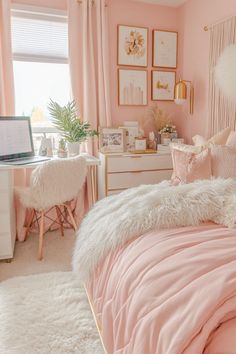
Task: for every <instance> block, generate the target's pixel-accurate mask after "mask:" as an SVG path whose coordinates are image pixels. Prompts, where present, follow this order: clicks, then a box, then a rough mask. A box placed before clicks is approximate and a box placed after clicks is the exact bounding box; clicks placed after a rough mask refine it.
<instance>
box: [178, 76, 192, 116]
mask: <svg viewBox="0 0 236 354" xmlns="http://www.w3.org/2000/svg"><path fill="white" fill-rule="evenodd" d="M186 83H189V85H190V89H189V91H190V93H189V99H190V109H189V112H190V114H193V104H194V88H193V84H192V81H189V80H181V79H180V80H179V81H178V82H176V84H175V90H174V98H175V103H176V104H181V103H178V100H180V101H181V100H187V92H188V87H187V84H186Z"/></svg>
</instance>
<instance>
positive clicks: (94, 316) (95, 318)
mask: <svg viewBox="0 0 236 354" xmlns="http://www.w3.org/2000/svg"><path fill="white" fill-rule="evenodd" d="M84 289H85V292H86V295H87V298H88V302H89V305H90V308H91V311H92V314H93V318H94V321H95V323H96V327H97V330H98V333H99V337H100V340H101V343H102V347H103V350H104V353H105V354H108V352H107V351H106V348H105V345H104V342H103V338H102V333H101V330H100V328H99V325H98V321H97V317H96V314H95V311H94V308H93V305H92V303H91V301H90V297H89V294H88V292H87V289H86V286H85V285H84Z"/></svg>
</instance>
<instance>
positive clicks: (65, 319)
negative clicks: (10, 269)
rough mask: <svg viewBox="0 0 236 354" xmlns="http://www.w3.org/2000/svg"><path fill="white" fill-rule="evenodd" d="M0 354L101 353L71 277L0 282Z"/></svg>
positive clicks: (83, 296) (57, 275)
mask: <svg viewBox="0 0 236 354" xmlns="http://www.w3.org/2000/svg"><path fill="white" fill-rule="evenodd" d="M0 353H1V354H67V353H68V354H102V353H104V351H103V349H102V345H101V343H100V338H99V335H98V333H97V329H96V325H95V323H94V320H93V315H92V313H91V311H90V307H89V304H88V301H87V297H86V294H85V291H84V289H83V287H82V286H81V285H80V284H79V283H78V282H77V281H76V279H75V278H74V276H73V274H72V273H71V272H58V273H47V274H40V275H38V274H37V275H31V276H26V277H16V278H12V279H9V280H7V281H4V282H2V283H0Z"/></svg>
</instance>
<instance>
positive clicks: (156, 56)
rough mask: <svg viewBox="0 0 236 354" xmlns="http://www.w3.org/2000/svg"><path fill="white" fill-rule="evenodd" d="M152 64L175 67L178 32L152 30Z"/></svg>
mask: <svg viewBox="0 0 236 354" xmlns="http://www.w3.org/2000/svg"><path fill="white" fill-rule="evenodd" d="M152 46H153V48H152V66H154V67H160V68H171V69H176V68H177V50H178V32H172V31H161V30H153V33H152Z"/></svg>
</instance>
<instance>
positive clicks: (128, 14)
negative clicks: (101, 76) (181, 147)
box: [108, 0, 180, 126]
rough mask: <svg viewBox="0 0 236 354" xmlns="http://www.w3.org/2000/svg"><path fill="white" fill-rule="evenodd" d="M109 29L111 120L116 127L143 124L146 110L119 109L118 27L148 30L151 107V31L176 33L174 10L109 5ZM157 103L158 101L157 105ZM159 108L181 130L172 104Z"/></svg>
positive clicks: (117, 1)
mask: <svg viewBox="0 0 236 354" xmlns="http://www.w3.org/2000/svg"><path fill="white" fill-rule="evenodd" d="M108 11H109V21H110V24H109V27H110V33H109V36H110V78H111V108H112V120H113V124H114V125H115V126H118V125H120V124H122V121H124V120H140V119H141V117H142V116H145V112H146V110H147V107H140V106H139V107H125V106H119V105H118V83H117V68H118V66H117V25H118V24H123V25H125V24H127V25H131V26H132V25H134V26H143V27H148V28H149V58H148V68H147V69H148V101H149V102H148V104H149V105H150V104H152V103H153V102H152V101H151V69H152V63H151V61H152V60H151V59H152V48H151V47H152V30H153V29H167V30H174V31H176V30H177V25H178V19H177V11H176V9H175V8H171V7H166V6H158V5H153V4H148V3H141V2H135V1H132V0H110V1H109V8H108ZM131 68H132V67H131ZM155 102H157V101H155ZM157 103H158V105H159V106H160V107H162V108H164V109H165V110H166V111H167V112H169V113H171V114H172V116H173V120H174V121H175V123H176V125H177V126H178V123H179V120H178V115H179V112H180V109H179V107H177V106H176V105H175V104H174V103H173V102H160V101H158V102H157Z"/></svg>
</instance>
